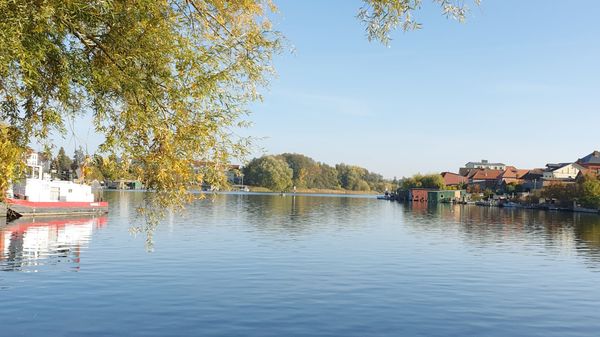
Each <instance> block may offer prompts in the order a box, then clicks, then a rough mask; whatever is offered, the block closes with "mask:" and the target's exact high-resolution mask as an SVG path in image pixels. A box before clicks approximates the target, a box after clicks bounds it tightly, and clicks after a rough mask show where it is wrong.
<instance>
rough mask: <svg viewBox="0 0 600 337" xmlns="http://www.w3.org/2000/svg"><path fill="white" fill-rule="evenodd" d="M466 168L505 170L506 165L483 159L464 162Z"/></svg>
mask: <svg viewBox="0 0 600 337" xmlns="http://www.w3.org/2000/svg"><path fill="white" fill-rule="evenodd" d="M465 168H467V169H489V170H505V169H506V165H504V164H503V163H490V162H489V161H487V160H485V159H483V160H481V161H480V162H468V163H466V164H465Z"/></svg>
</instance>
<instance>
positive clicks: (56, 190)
mask: <svg viewBox="0 0 600 337" xmlns="http://www.w3.org/2000/svg"><path fill="white" fill-rule="evenodd" d="M27 167H28V168H29V175H28V176H27V177H26V179H24V180H22V181H20V182H17V183H14V184H13V186H12V188H11V189H10V190H9V195H8V196H7V198H6V199H5V203H6V206H7V208H8V215H9V216H10V217H21V216H30V215H61V214H98V213H106V212H108V203H107V202H103V201H96V200H95V199H94V194H93V193H92V188H91V186H89V185H86V184H78V183H74V182H72V181H64V180H52V179H50V176H49V175H48V174H44V173H43V170H42V167H41V166H40V165H38V164H37V155H36V156H35V157H34V159H31V158H30V159H28V160H27Z"/></svg>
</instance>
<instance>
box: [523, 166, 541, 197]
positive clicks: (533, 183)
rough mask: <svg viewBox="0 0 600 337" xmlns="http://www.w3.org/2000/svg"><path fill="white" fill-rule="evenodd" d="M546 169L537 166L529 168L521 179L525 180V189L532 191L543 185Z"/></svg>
mask: <svg viewBox="0 0 600 337" xmlns="http://www.w3.org/2000/svg"><path fill="white" fill-rule="evenodd" d="M544 171H545V169H541V168H537V169H533V170H529V172H527V173H526V174H525V175H523V177H521V180H522V181H523V183H522V185H523V191H527V192H531V191H534V190H537V189H540V188H542V187H543V185H544V184H543V179H544Z"/></svg>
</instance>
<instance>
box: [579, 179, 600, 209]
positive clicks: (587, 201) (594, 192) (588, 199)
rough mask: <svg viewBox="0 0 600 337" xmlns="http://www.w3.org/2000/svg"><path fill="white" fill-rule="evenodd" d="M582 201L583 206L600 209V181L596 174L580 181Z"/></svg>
mask: <svg viewBox="0 0 600 337" xmlns="http://www.w3.org/2000/svg"><path fill="white" fill-rule="evenodd" d="M580 184H581V196H580V201H581V203H582V205H583V206H585V207H591V208H600V179H598V176H597V175H595V174H588V175H585V176H584V177H583V179H582V180H581V181H580Z"/></svg>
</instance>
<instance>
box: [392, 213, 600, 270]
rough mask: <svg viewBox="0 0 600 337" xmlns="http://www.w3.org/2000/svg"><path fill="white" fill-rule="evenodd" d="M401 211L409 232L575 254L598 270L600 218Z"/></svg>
mask: <svg viewBox="0 0 600 337" xmlns="http://www.w3.org/2000/svg"><path fill="white" fill-rule="evenodd" d="M401 207H403V210H404V216H405V223H406V224H407V225H408V226H409V227H411V228H413V229H416V230H418V231H427V232H430V233H435V232H445V233H446V234H449V233H448V231H454V232H456V233H457V234H459V235H460V237H462V238H463V239H464V240H465V241H466V242H467V243H468V244H469V246H470V247H471V248H473V249H480V248H485V247H492V246H494V247H499V248H506V249H507V250H510V249H514V250H517V247H519V248H518V250H519V251H520V250H521V249H527V248H528V247H529V248H530V249H531V250H532V251H534V250H535V249H540V248H542V249H544V250H545V251H546V252H548V251H550V252H552V251H553V252H555V253H557V254H571V253H573V252H574V253H576V254H580V255H581V256H583V257H584V258H586V262H588V263H591V264H590V267H600V216H598V215H596V214H586V213H568V212H549V211H540V210H524V209H510V208H504V209H503V208H496V207H477V206H461V205H427V204H413V205H403V206H401ZM450 236H451V235H450Z"/></svg>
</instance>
